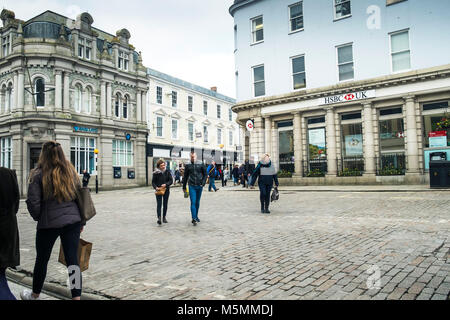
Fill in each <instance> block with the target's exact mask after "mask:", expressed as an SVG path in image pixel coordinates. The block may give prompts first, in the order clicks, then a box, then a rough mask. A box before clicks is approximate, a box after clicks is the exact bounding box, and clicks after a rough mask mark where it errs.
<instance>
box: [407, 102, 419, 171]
mask: <svg viewBox="0 0 450 320" xmlns="http://www.w3.org/2000/svg"><path fill="white" fill-rule="evenodd" d="M404 100H405V109H406V139H407V144H406V150H407V151H406V156H407V158H408V165H407V173H419V143H418V140H417V133H418V132H417V123H416V104H415V98H414V96H409V97H405V98H404Z"/></svg>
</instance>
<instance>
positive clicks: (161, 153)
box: [153, 148, 170, 158]
mask: <svg viewBox="0 0 450 320" xmlns="http://www.w3.org/2000/svg"><path fill="white" fill-rule="evenodd" d="M153 157H159V158H170V150H167V149H156V148H155V149H153Z"/></svg>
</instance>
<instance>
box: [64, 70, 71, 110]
mask: <svg viewBox="0 0 450 320" xmlns="http://www.w3.org/2000/svg"><path fill="white" fill-rule="evenodd" d="M62 109H63V112H67V113H69V112H70V78H69V73H68V72H64V103H63V108H62Z"/></svg>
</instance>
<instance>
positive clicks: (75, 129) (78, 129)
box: [73, 126, 98, 133]
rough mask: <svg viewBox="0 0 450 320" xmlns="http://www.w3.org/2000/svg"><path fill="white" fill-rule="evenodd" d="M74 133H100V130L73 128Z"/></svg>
mask: <svg viewBox="0 0 450 320" xmlns="http://www.w3.org/2000/svg"><path fill="white" fill-rule="evenodd" d="M73 132H86V133H98V129H97V128H85V127H79V126H75V127H73Z"/></svg>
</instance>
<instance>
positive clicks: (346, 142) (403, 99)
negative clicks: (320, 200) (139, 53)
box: [230, 0, 450, 184]
mask: <svg viewBox="0 0 450 320" xmlns="http://www.w3.org/2000/svg"><path fill="white" fill-rule="evenodd" d="M449 9H450V3H448V2H445V1H444V2H439V1H436V2H427V3H424V2H422V1H419V0H405V1H386V0H375V1H371V0H358V1H352V0H346V1H335V0H329V1H320V2H318V1H290V0H236V1H235V2H234V4H233V5H232V6H231V8H230V14H231V15H232V16H233V17H234V21H235V28H234V32H235V61H236V80H237V92H238V97H237V104H236V105H235V106H234V107H233V111H234V112H236V113H237V114H238V119H237V120H238V122H239V123H240V124H242V125H245V123H246V122H247V121H248V120H252V121H253V122H254V130H253V131H252V132H251V133H249V134H248V135H247V137H246V139H245V143H244V146H245V147H244V149H245V158H246V159H250V160H252V159H255V160H257V158H259V157H260V155H261V154H262V153H264V152H268V153H270V154H271V155H272V159H273V161H274V162H275V164H276V166H277V167H278V168H279V169H280V170H285V171H288V172H290V173H292V174H293V177H292V178H291V179H290V180H289V181H286V182H285V183H293V184H323V183H326V184H376V183H379V184H381V183H394V184H400V183H414V184H415V183H428V179H429V173H428V171H429V162H430V159H431V158H432V157H438V156H439V157H443V158H445V157H446V158H447V159H448V160H450V128H449V126H448V119H449V117H450V64H449V63H450V59H449V55H448V51H449V50H450V45H449V43H448V41H442V38H441V34H440V33H439V32H436V30H448V29H449V28H450V23H449V20H448V19H447V18H446V17H445V16H444V15H443V14H442V12H446V11H447V10H449ZM425 13H426V14H425ZM355 26H357V27H355ZM431 48H432V49H431ZM443 119H447V122H446V123H447V125H445V123H444V121H442V120H443ZM443 123H444V124H443Z"/></svg>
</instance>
